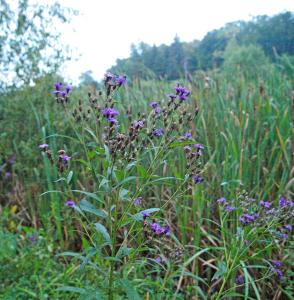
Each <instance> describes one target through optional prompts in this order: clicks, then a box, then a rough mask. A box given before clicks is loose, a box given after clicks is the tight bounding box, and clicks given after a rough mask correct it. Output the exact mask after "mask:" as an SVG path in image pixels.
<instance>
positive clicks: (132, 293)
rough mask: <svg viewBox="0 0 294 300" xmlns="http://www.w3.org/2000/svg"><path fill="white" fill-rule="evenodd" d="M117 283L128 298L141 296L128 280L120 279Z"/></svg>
mask: <svg viewBox="0 0 294 300" xmlns="http://www.w3.org/2000/svg"><path fill="white" fill-rule="evenodd" d="M119 285H120V286H121V288H122V289H123V290H124V291H125V293H126V294H127V297H128V299H129V300H141V297H140V296H139V294H138V292H137V291H136V289H135V287H134V286H133V285H132V284H131V282H130V281H129V280H127V279H120V280H119Z"/></svg>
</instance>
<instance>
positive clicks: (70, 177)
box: [66, 171, 73, 184]
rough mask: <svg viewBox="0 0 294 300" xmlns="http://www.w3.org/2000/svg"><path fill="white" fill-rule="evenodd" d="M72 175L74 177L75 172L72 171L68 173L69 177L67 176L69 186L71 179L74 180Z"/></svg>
mask: <svg viewBox="0 0 294 300" xmlns="http://www.w3.org/2000/svg"><path fill="white" fill-rule="evenodd" d="M72 175H73V171H70V172H69V173H68V175H67V178H66V182H67V184H69V183H70V181H71V179H72Z"/></svg>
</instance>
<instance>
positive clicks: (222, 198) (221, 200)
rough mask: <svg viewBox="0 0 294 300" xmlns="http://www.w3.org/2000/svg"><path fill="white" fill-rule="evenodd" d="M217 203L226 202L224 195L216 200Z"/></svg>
mask: <svg viewBox="0 0 294 300" xmlns="http://www.w3.org/2000/svg"><path fill="white" fill-rule="evenodd" d="M216 202H217V203H218V204H225V203H226V202H227V199H226V198H225V197H221V198H219V199H217V200H216Z"/></svg>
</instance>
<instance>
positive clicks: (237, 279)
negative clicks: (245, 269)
mask: <svg viewBox="0 0 294 300" xmlns="http://www.w3.org/2000/svg"><path fill="white" fill-rule="evenodd" d="M244 282H245V278H244V276H243V275H238V276H237V278H236V283H237V284H243V283H244Z"/></svg>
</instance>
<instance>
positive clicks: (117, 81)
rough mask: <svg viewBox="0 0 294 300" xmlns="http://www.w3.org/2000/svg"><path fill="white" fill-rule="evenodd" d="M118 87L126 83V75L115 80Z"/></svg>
mask: <svg viewBox="0 0 294 300" xmlns="http://www.w3.org/2000/svg"><path fill="white" fill-rule="evenodd" d="M115 81H116V83H117V84H118V86H122V85H124V84H125V83H126V82H127V76H126V75H119V76H117V77H116V79H115Z"/></svg>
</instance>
